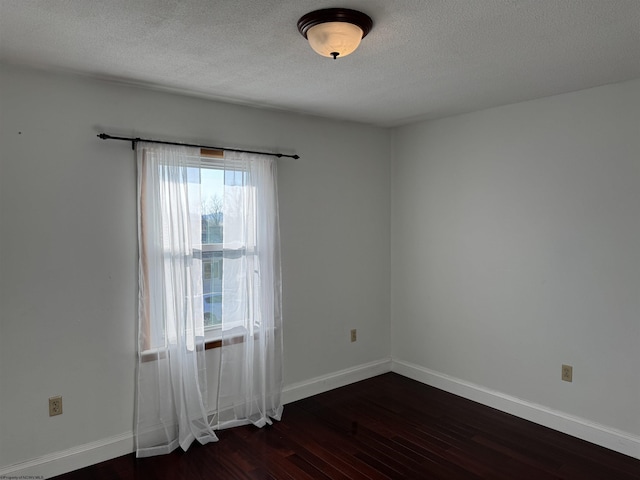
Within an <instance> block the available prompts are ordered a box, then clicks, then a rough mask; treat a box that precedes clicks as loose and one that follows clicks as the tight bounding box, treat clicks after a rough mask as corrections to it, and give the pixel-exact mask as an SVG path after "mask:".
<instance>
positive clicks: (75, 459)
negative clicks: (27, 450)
mask: <svg viewBox="0 0 640 480" xmlns="http://www.w3.org/2000/svg"><path fill="white" fill-rule="evenodd" d="M133 450H134V442H133V433H125V434H122V435H116V436H114V437H109V438H105V439H103V440H99V441H97V442H91V443H85V444H84V445H80V446H78V447H74V448H70V449H68V450H63V451H61V452H55V453H51V454H49V455H44V456H42V457H38V458H34V459H33V460H29V461H27V462H22V463H18V464H16V465H11V466H9V467H4V468H0V478H51V477H55V476H56V475H62V474H63V473H68V472H72V471H73V470H77V469H79V468H84V467H88V466H89V465H95V464H96V463H100V462H104V461H106V460H111V459H112V458H117V457H121V456H122V455H127V454H129V453H131V452H133Z"/></svg>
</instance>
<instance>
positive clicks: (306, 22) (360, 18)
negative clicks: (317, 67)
mask: <svg viewBox="0 0 640 480" xmlns="http://www.w3.org/2000/svg"><path fill="white" fill-rule="evenodd" d="M372 27H373V20H371V17H369V15H366V14H364V13H362V12H358V11H357V10H350V9H348V8H325V9H322V10H316V11H314V12H310V13H307V14H306V15H304V16H303V17H301V18H300V20H298V30H299V31H300V33H301V34H302V36H303V37H304V38H306V39H307V40H309V45H311V48H313V49H314V50H315V51H316V52H317V53H319V54H320V55H322V56H323V57H333V59H334V60H335V59H336V58H338V57H339V56H340V57H346V56H347V55H349V54H350V53H352V52H353V51H354V50H355V49H356V48H358V45H360V40H362V39H363V38H364V37H366V36H367V33H369V32H370V31H371V28H372Z"/></svg>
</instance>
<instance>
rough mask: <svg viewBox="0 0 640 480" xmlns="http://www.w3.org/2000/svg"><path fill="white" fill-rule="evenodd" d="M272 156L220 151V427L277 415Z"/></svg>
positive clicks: (278, 317) (277, 282) (278, 294)
mask: <svg viewBox="0 0 640 480" xmlns="http://www.w3.org/2000/svg"><path fill="white" fill-rule="evenodd" d="M276 173H277V172H276V161H275V159H274V158H272V157H265V156H258V155H253V154H248V153H233V154H227V153H225V175H224V198H223V211H224V222H223V224H224V227H223V232H224V238H223V251H224V254H223V255H224V260H223V262H224V274H223V279H222V353H221V364H220V385H219V390H218V413H219V416H218V428H228V427H232V426H235V425H242V424H248V423H252V424H254V425H256V426H258V427H262V426H264V425H265V424H270V423H271V419H276V420H279V419H280V417H281V415H282V402H281V392H282V313H281V298H282V285H281V274H280V229H279V223H278V196H277V180H276Z"/></svg>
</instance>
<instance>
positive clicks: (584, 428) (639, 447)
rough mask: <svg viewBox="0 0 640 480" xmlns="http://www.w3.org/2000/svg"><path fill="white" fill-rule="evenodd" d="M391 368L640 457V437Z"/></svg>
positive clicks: (414, 369) (421, 372) (398, 363)
mask: <svg viewBox="0 0 640 480" xmlns="http://www.w3.org/2000/svg"><path fill="white" fill-rule="evenodd" d="M391 371H393V372H395V373H398V374H400V375H403V376H405V377H408V378H412V379H413V380H417V381H419V382H421V383H425V384H427V385H431V386H432V387H436V388H439V389H440V390H444V391H445V392H449V393H453V394H455V395H458V396H460V397H463V398H467V399H469V400H473V401H475V402H478V403H481V404H483V405H487V406H489V407H492V408H496V409H498V410H501V411H503V412H506V413H510V414H512V415H515V416H517V417H520V418H524V419H525V420H529V421H531V422H534V423H537V424H539V425H543V426H545V427H549V428H552V429H554V430H558V431H560V432H563V433H566V434H568V435H572V436H574V437H577V438H580V439H582V440H586V441H588V442H591V443H595V444H596V445H600V446H602V447H605V448H608V449H610V450H614V451H616V452H620V453H623V454H625V455H629V456H630V457H634V458H638V459H640V437H638V436H636V435H633V434H631V433H628V432H623V431H621V430H616V429H614V428H611V427H607V426H605V425H601V424H598V423H595V422H592V421H590V420H586V419H584V418H580V417H576V416H573V415H569V414H567V413H564V412H559V411H556V410H553V409H551V408H548V407H545V406H543V405H538V404H536V403H532V402H528V401H526V400H522V399H519V398H516V397H512V396H510V395H505V394H504V393H501V392H498V391H495V390H490V389H488V388H486V387H482V386H480V385H476V384H473V383H470V382H466V381H464V380H460V379H459V378H454V377H450V376H448V375H444V374H442V373H439V372H435V371H433V370H429V369H428V368H425V367H421V366H419V365H415V364H412V363H409V362H404V361H402V360H396V359H394V360H393V362H392V365H391Z"/></svg>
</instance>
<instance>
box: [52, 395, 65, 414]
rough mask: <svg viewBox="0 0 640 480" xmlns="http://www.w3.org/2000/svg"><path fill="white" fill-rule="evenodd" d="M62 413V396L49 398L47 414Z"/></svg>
mask: <svg viewBox="0 0 640 480" xmlns="http://www.w3.org/2000/svg"><path fill="white" fill-rule="evenodd" d="M55 415H62V397H61V396H57V397H51V398H49V416H50V417H53V416H55Z"/></svg>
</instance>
